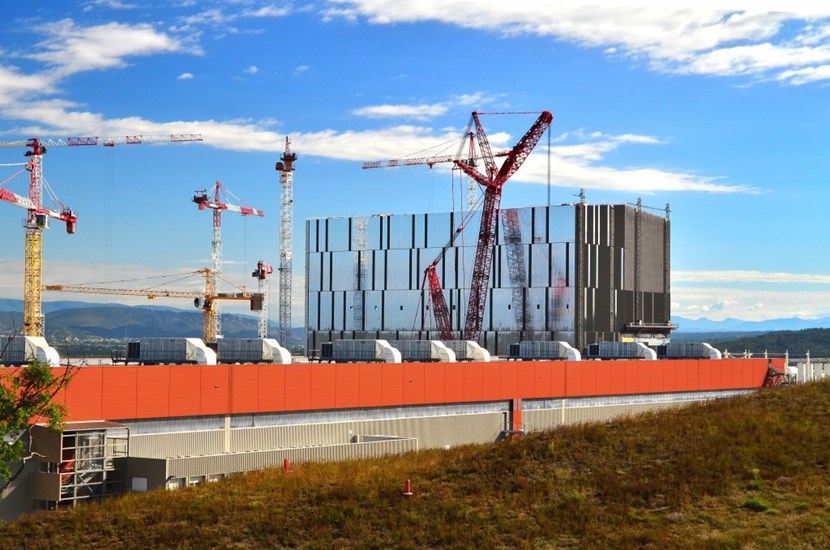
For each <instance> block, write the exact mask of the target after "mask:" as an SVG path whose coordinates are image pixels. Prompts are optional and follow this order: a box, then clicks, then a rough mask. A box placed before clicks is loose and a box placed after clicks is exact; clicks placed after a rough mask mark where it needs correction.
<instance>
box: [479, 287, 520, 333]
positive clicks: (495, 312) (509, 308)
mask: <svg viewBox="0 0 830 550" xmlns="http://www.w3.org/2000/svg"><path fill="white" fill-rule="evenodd" d="M490 300H491V303H490V307H489V308H488V309H490V311H491V318H490V324H488V325H487V326H488V328H489V330H519V329H520V327H518V326H517V325H516V314H515V311H514V308H521V307H522V304H515V303H514V302H513V292H512V291H511V290H510V289H509V288H508V289H502V288H494V289H493V290H492V292H491V294H490ZM519 311H521V309H519Z"/></svg>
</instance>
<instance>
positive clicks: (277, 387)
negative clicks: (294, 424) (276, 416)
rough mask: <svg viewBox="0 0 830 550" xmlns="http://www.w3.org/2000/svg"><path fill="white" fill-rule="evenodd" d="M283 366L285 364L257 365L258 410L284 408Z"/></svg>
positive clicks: (281, 409)
mask: <svg viewBox="0 0 830 550" xmlns="http://www.w3.org/2000/svg"><path fill="white" fill-rule="evenodd" d="M285 367H286V365H258V366H257V378H258V379H259V382H258V384H259V387H258V388H257V395H258V396H259V400H258V401H259V410H260V411H274V412H277V411H284V410H285Z"/></svg>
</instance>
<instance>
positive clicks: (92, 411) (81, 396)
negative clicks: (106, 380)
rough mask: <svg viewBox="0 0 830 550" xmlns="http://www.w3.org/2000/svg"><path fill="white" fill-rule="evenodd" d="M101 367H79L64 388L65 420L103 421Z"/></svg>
mask: <svg viewBox="0 0 830 550" xmlns="http://www.w3.org/2000/svg"><path fill="white" fill-rule="evenodd" d="M102 368H103V367H81V368H80V369H78V372H76V373H75V375H74V376H73V377H72V380H71V381H70V382H69V386H67V388H66V394H65V395H66V397H65V399H66V401H65V402H66V406H67V409H68V414H67V417H68V418H67V420H68V421H73V420H86V419H94V420H103V419H104V418H103V414H104V411H103V410H102V408H101V403H102V402H101V395H102V393H101V392H102V390H103V378H102V376H103V375H102V372H101V370H102Z"/></svg>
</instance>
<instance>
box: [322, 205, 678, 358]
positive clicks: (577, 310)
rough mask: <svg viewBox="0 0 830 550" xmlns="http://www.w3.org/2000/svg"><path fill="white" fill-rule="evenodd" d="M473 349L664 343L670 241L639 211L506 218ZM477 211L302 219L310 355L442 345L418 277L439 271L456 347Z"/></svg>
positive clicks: (513, 213)
mask: <svg viewBox="0 0 830 550" xmlns="http://www.w3.org/2000/svg"><path fill="white" fill-rule="evenodd" d="M499 217H500V222H501V223H499V224H498V225H497V232H496V240H495V241H494V242H495V250H494V255H493V262H492V271H491V274H490V278H489V288H488V290H487V292H488V296H487V302H486V309H485V311H484V319H483V324H482V333H481V338H480V342H479V343H480V344H481V345H482V346H483V347H485V348H487V350H488V351H489V352H490V353H491V354H492V355H498V356H502V357H505V356H507V354H508V351H509V346H510V344H514V343H517V342H520V341H522V340H550V341H564V342H568V343H569V344H570V345H572V346H573V347H575V348H577V349H579V350H582V349H584V348H585V347H586V346H587V345H588V344H592V343H595V342H602V341H613V342H618V341H626V340H644V341H647V342H648V343H651V344H658V343H665V342H666V341H667V340H668V335H669V331H670V329H671V328H672V327H671V324H670V301H671V300H670V292H671V280H670V275H669V272H670V257H671V248H670V242H671V235H670V222H669V219H668V206H667V207H666V215H665V216H659V215H655V214H652V213H650V212H647V211H645V210H644V209H643V208H642V206H640V205H639V204H638V205H634V206H631V205H625V204H621V205H589V204H585V203H584V202H579V203H577V204H568V205H561V206H540V207H525V208H515V209H507V208H505V209H502V210H501V211H500V215H499ZM480 219H481V216H480V214H478V215H475V216H474V217H473V218H472V219H471V221H469V222H467V225H466V229H465V231H464V234H465V235H466V237H465V236H464V235H461V236H456V235H455V233H456V228H457V227H458V226H459V224H460V222H461V215H460V214H457V213H438V214H434V213H431V214H413V215H407V214H394V215H375V216H362V217H351V218H343V217H338V218H317V219H310V220H307V221H306V243H307V247H306V250H307V251H306V274H307V278H306V329H307V346H308V350H309V355H311V356H312V357H313V356H315V354H316V353H317V352H318V351H319V350H320V348H321V345H322V344H323V343H326V342H330V341H332V340H338V339H375V338H379V339H384V340H407V339H415V340H430V339H439V338H438V332H437V330H436V328H435V323H434V321H433V317H432V312H431V311H430V303H429V300H427V299H426V296H425V294H427V295H428V293H424V292H422V290H423V289H424V287H425V277H424V272H425V270H426V269H427V267H428V266H429V265H430V264H431V263H432V262H433V261H434V260H435V259H436V258H438V257H439V256H440V255H441V253H442V249H444V247H445V246H446V245H447V243H451V244H450V245H449V246H447V247H446V249H445V252H444V254H443V257H442V258H441V260H440V262H439V263H438V264H437V274H438V275H439V277H440V282H441V287H442V288H443V291H444V295H445V299H446V302H447V305H448V307H449V311H450V316H451V320H452V330H453V335H454V337H455V338H457V339H461V335H462V329H463V324H464V317H465V314H466V307H467V296H468V295H469V292H470V279H471V274H472V272H473V260H474V257H475V253H476V246H477V240H476V234H477V231H478V225H479V224H480Z"/></svg>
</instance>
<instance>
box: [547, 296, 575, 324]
mask: <svg viewBox="0 0 830 550" xmlns="http://www.w3.org/2000/svg"><path fill="white" fill-rule="evenodd" d="M547 291H548V327H549V330H556V331H572V330H574V314H575V308H574V301H575V296H574V289H573V288H565V287H556V288H549V289H547Z"/></svg>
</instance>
